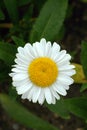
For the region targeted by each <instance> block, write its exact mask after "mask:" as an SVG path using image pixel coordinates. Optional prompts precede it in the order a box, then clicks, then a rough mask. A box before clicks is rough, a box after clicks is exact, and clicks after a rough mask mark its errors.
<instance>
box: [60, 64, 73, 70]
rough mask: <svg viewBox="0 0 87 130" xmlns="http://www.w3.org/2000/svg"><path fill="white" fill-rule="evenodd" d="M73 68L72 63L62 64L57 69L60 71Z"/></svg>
mask: <svg viewBox="0 0 87 130" xmlns="http://www.w3.org/2000/svg"><path fill="white" fill-rule="evenodd" d="M73 68H75V66H74V65H62V66H59V68H58V70H59V71H61V70H67V71H68V70H70V69H73Z"/></svg>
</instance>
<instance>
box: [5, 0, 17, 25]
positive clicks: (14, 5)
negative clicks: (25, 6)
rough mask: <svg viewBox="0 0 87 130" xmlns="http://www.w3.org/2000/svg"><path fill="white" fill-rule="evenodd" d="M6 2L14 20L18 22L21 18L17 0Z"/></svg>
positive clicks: (10, 15)
mask: <svg viewBox="0 0 87 130" xmlns="http://www.w3.org/2000/svg"><path fill="white" fill-rule="evenodd" d="M4 3H5V6H6V9H7V11H8V14H9V17H10V18H11V20H12V22H13V23H14V24H17V23H18V20H19V17H18V8H17V0H4Z"/></svg>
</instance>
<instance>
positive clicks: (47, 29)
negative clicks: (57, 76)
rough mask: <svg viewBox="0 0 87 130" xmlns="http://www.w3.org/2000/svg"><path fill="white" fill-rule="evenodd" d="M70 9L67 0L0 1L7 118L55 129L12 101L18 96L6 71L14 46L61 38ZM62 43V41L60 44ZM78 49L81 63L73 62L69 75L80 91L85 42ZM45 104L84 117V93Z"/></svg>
mask: <svg viewBox="0 0 87 130" xmlns="http://www.w3.org/2000/svg"><path fill="white" fill-rule="evenodd" d="M81 1H82V2H86V1H87V0H81ZM67 7H68V9H67ZM73 8H74V7H73V6H68V0H47V1H46V0H38V1H36V0H18V1H17V0H3V1H1V2H0V31H1V33H0V39H1V42H0V83H2V82H3V81H5V84H6V83H8V84H9V86H10V87H8V96H7V95H5V94H0V103H1V105H2V107H3V108H4V110H5V111H6V112H7V113H8V115H9V116H10V117H11V118H13V119H14V120H16V121H18V122H19V123H20V124H23V125H25V126H26V127H28V128H33V129H35V130H58V128H56V127H54V126H53V125H51V124H49V123H48V122H46V121H44V120H42V119H41V118H39V117H37V116H35V115H34V114H32V113H31V112H30V111H29V110H27V109H26V108H24V107H23V106H22V105H20V104H19V103H18V102H17V101H16V99H17V97H18V95H17V92H16V89H15V88H14V87H12V85H10V82H9V80H10V78H9V76H8V73H9V72H11V65H13V64H14V58H15V54H16V52H17V47H19V46H24V45H25V43H26V42H30V41H31V42H32V43H33V42H35V41H39V40H40V39H41V38H46V40H47V41H48V40H50V41H54V40H55V41H58V40H61V39H63V36H66V35H65V31H66V28H67V27H65V26H66V25H65V24H64V21H65V20H66V19H69V18H70V17H71V15H73ZM6 11H7V12H6ZM38 14H39V16H38ZM83 16H84V15H83ZM65 18H66V19H65ZM2 22H3V23H2ZM70 26H71V25H70ZM64 38H65V37H64ZM69 38H70V37H69ZM29 39H30V40H29ZM28 40H29V41H28ZM2 41H5V42H2ZM8 42H10V43H8ZM65 46H66V45H65V44H64V46H63V47H65ZM81 49H82V51H81V63H82V65H80V64H76V63H74V65H75V70H76V74H75V75H74V76H73V77H72V78H73V79H74V81H75V83H80V84H81V83H83V84H82V86H81V89H80V92H83V91H84V90H87V42H86V41H83V42H82V46H81ZM74 53H75V54H74ZM76 54H77V50H75V51H73V55H74V56H73V58H74V57H75V55H76ZM2 85H3V84H2ZM3 91H4V89H3ZM75 91H76V90H75ZM83 95H84V93H83ZM19 98H20V97H19ZM44 107H45V106H44ZM46 107H47V108H48V109H49V110H50V111H52V112H53V113H55V114H57V115H58V116H60V117H62V118H64V119H70V113H72V114H74V115H76V116H78V117H80V118H82V119H84V120H87V96H86V97H82V96H80V97H76V98H68V97H67V99H61V100H58V101H57V102H56V104H55V105H48V104H46Z"/></svg>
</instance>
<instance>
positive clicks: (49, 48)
mask: <svg viewBox="0 0 87 130" xmlns="http://www.w3.org/2000/svg"><path fill="white" fill-rule="evenodd" d="M45 56H47V57H50V56H51V42H47V44H46V50H45Z"/></svg>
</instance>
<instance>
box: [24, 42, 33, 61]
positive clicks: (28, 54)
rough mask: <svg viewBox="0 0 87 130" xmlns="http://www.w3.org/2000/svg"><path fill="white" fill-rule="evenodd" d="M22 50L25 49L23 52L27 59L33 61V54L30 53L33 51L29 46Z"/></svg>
mask: <svg viewBox="0 0 87 130" xmlns="http://www.w3.org/2000/svg"><path fill="white" fill-rule="evenodd" d="M24 49H25V52H26V54H27V56H28V57H29V59H34V58H35V57H34V55H32V54H33V52H32V51H33V50H32V46H31V44H29V43H27V44H26V45H25V47H24ZM31 52H32V53H31Z"/></svg>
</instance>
